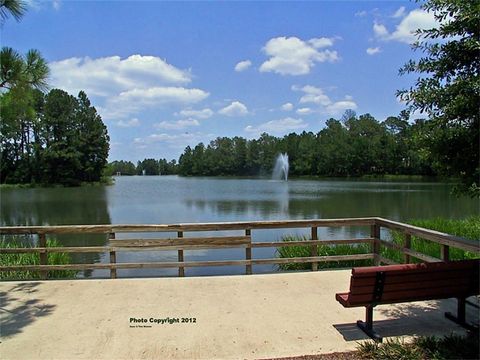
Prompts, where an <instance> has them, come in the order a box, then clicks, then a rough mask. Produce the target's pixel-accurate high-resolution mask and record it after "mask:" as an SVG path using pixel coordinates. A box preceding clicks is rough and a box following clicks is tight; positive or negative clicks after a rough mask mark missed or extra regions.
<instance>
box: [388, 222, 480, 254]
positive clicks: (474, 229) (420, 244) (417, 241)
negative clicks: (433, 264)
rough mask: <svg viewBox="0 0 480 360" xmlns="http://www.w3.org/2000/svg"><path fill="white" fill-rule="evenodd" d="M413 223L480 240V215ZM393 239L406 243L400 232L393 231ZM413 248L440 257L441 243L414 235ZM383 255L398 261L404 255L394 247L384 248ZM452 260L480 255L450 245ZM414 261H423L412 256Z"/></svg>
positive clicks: (399, 242)
mask: <svg viewBox="0 0 480 360" xmlns="http://www.w3.org/2000/svg"><path fill="white" fill-rule="evenodd" d="M408 223H409V224H411V225H415V226H419V227H423V228H426V229H432V230H436V231H440V232H443V233H447V234H450V235H456V236H460V237H463V238H466V239H470V240H473V241H480V216H471V217H469V218H466V219H461V220H451V219H441V218H435V219H430V220H413V221H410V222H408ZM391 241H392V242H393V243H395V244H397V245H401V246H403V245H404V237H403V235H402V234H400V233H399V232H392V234H391ZM411 249H412V250H415V251H418V252H421V253H422V254H425V255H429V256H433V257H436V258H440V250H441V249H440V244H437V243H434V242H432V241H428V240H424V239H421V238H418V237H416V236H412V240H411ZM381 255H382V256H384V257H386V258H389V259H392V260H394V261H396V262H399V263H401V262H403V255H402V254H401V253H400V252H399V251H397V250H393V249H385V248H382V254H381ZM449 256H450V260H463V259H474V258H477V257H478V255H476V254H475V253H472V252H469V251H464V250H460V249H457V248H453V247H450V250H449ZM411 261H412V262H421V260H418V259H415V258H413V257H412V258H411Z"/></svg>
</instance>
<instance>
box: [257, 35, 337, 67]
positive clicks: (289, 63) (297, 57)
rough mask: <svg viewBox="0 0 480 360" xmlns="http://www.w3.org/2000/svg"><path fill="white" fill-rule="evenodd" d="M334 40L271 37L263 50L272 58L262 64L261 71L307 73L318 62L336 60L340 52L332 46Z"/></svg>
mask: <svg viewBox="0 0 480 360" xmlns="http://www.w3.org/2000/svg"><path fill="white" fill-rule="evenodd" d="M333 42H334V40H333V39H329V38H313V39H310V40H308V41H303V40H301V39H299V38H297V37H284V36H283V37H277V38H273V39H270V40H269V41H268V42H267V44H266V45H265V47H264V48H263V52H264V53H265V54H266V55H267V56H269V57H270V58H269V59H268V60H267V61H265V62H264V63H263V64H262V65H261V66H260V72H275V73H278V74H281V75H305V74H308V73H310V70H311V68H312V67H313V66H315V64H316V63H322V62H326V61H328V62H334V61H337V60H338V54H337V52H336V51H332V50H328V49H327V50H322V51H319V49H322V48H325V47H330V46H332V45H333Z"/></svg>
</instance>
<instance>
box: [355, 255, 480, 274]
mask: <svg viewBox="0 0 480 360" xmlns="http://www.w3.org/2000/svg"><path fill="white" fill-rule="evenodd" d="M442 269H449V270H460V269H472V270H474V269H478V259H473V260H462V261H452V262H447V263H445V262H438V263H420V264H404V265H387V266H382V267H381V268H379V267H378V266H367V267H362V268H353V269H352V275H354V276H355V277H356V278H361V277H370V276H372V273H377V272H378V271H388V272H389V274H391V275H395V274H407V273H408V272H409V271H411V272H413V273H419V274H420V273H429V272H431V271H434V270H437V271H439V270H442Z"/></svg>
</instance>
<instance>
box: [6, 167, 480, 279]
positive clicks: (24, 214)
mask: <svg viewBox="0 0 480 360" xmlns="http://www.w3.org/2000/svg"><path fill="white" fill-rule="evenodd" d="M451 189H452V185H450V184H446V183H438V182H421V181H419V182H403V181H373V180H372V181H365V180H303V179H291V180H289V181H275V180H270V179H251V178H247V179H244V178H241V179H239V178H204V177H201V178H200V177H197V178H184V177H178V176H132V177H127V176H123V177H116V178H115V184H114V185H112V186H86V187H78V188H34V189H2V191H1V201H0V203H1V207H0V210H1V212H0V219H1V224H2V225H3V226H8V225H68V224H168V223H169V224H171V223H186V222H188V223H191V222H221V221H250V220H278V219H285V220H286V219H314V218H318V219H322V218H323V219H327V218H345V217H364V216H381V217H385V218H388V219H392V220H399V221H407V220H409V219H420V218H423V219H428V218H433V217H445V218H464V217H467V216H471V215H476V214H478V211H479V209H478V201H477V200H474V199H470V198H467V197H462V198H456V197H454V196H452V195H451V194H450V192H451ZM285 233H288V234H300V235H302V234H307V233H308V229H306V230H305V231H304V230H302V229H296V230H291V231H289V230H282V231H281V230H275V231H270V230H258V231H253V232H252V239H253V241H278V240H280V238H281V237H282V235H284V234H285ZM204 234H205V233H202V235H204ZM216 234H217V235H219V234H222V235H237V234H240V233H239V232H235V231H231V232H217V233H216ZM148 235H149V236H152V237H165V236H175V235H176V234H171V233H165V234H160V235H159V234H148ZM358 235H360V236H368V230H367V229H362V228H325V229H319V238H320V239H321V238H322V237H323V238H327V237H328V238H345V237H347V238H348V237H351V236H358ZM125 236H126V235H123V234H119V235H118V236H117V238H122V237H125ZM132 236H133V235H132ZM185 236H188V234H186V235H185ZM144 237H145V236H144ZM58 240H59V241H60V242H61V243H62V244H64V245H66V246H73V245H77V246H80V245H81V246H93V245H104V244H106V239H105V236H103V235H85V236H84V235H82V236H72V235H70V236H59V237H58ZM253 256H254V258H260V257H272V256H274V250H272V249H268V248H267V249H254V252H253ZM107 258H108V257H107V256H106V255H103V254H75V255H74V256H73V261H74V262H83V261H87V262H108V259H107ZM185 258H186V260H217V259H223V260H229V259H239V260H240V259H244V251H243V250H241V249H221V250H209V251H204V250H198V251H186V252H185ZM117 261H120V262H136V261H139V262H141V261H176V252H156V251H150V252H147V253H145V252H137V253H121V254H119V255H117ZM272 270H273V268H272V267H271V266H256V267H254V272H255V273H259V272H268V271H272ZM243 271H244V267H213V268H191V269H186V275H187V276H192V275H213V274H237V273H242V272H243ZM176 273H177V270H176V269H154V270H152V269H138V270H119V271H118V274H119V276H157V275H167V276H170V275H172V276H173V275H175V274H176ZM92 275H93V276H96V277H97V276H98V277H108V276H109V273H108V272H107V271H103V270H100V271H95V272H91V271H87V272H84V273H82V274H80V276H87V277H88V276H92Z"/></svg>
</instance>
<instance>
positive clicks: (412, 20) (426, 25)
mask: <svg viewBox="0 0 480 360" xmlns="http://www.w3.org/2000/svg"><path fill="white" fill-rule="evenodd" d="M438 26H439V23H438V22H437V21H436V20H435V17H434V16H433V13H431V12H426V11H423V10H419V9H416V10H412V11H411V12H410V13H408V15H407V16H405V17H404V18H403V19H402V21H401V22H400V23H399V24H398V25H397V26H396V28H395V31H393V32H391V33H390V32H389V31H388V30H387V28H386V27H385V25H382V24H378V23H374V25H373V32H374V34H375V36H376V37H377V38H378V39H380V40H384V41H392V40H394V41H400V42H403V43H407V44H411V43H413V42H414V41H415V40H416V39H417V38H416V36H415V31H416V30H418V29H431V28H437V27H438Z"/></svg>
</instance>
